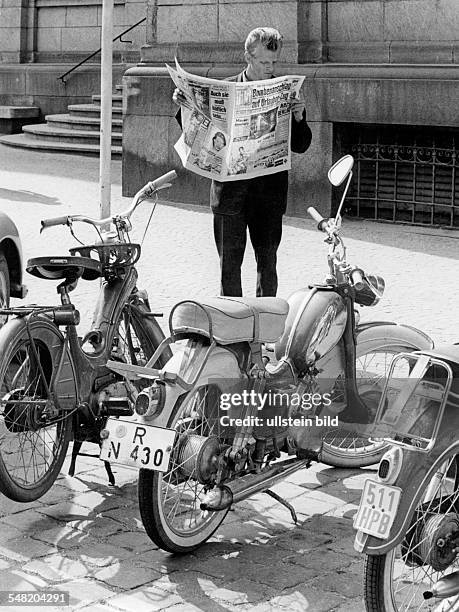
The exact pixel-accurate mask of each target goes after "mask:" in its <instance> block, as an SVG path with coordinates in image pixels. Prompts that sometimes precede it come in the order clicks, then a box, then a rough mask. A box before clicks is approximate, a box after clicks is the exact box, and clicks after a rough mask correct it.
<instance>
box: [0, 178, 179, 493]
mask: <svg viewBox="0 0 459 612" xmlns="http://www.w3.org/2000/svg"><path fill="white" fill-rule="evenodd" d="M175 176H176V174H175V172H174V171H172V172H168V173H167V174H165V175H164V176H161V177H159V178H158V179H156V180H155V181H152V182H150V183H147V185H145V186H144V187H143V188H142V189H140V191H138V192H137V193H136V195H135V196H134V198H133V200H132V203H131V206H130V207H129V208H128V209H127V210H126V211H124V212H122V213H121V214H118V215H115V216H113V217H110V218H106V219H99V220H97V219H91V218H89V217H86V216H83V215H70V216H63V217H56V218H52V219H47V220H44V221H42V222H41V225H42V228H41V231H43V230H44V229H46V228H49V227H52V226H57V225H67V226H68V227H69V229H70V232H71V234H72V236H73V237H75V238H76V236H75V234H74V232H73V224H74V223H76V222H81V223H88V224H90V225H92V226H93V227H94V228H95V229H96V231H97V233H98V235H99V241H98V242H97V243H95V244H90V245H85V244H83V243H81V241H79V242H80V245H81V246H78V247H75V248H72V249H70V256H68V255H67V256H64V257H55V256H54V257H37V258H33V259H30V260H29V261H28V262H27V267H26V269H27V272H29V273H30V274H32V275H34V276H36V277H38V278H40V279H46V280H60V281H62V282H60V284H59V285H58V287H57V292H58V294H59V295H60V301H61V304H60V305H53V306H48V305H35V304H33V305H29V306H20V307H16V308H4V309H0V315H1V314H4V315H8V316H9V317H10V318H9V320H8V322H7V324H6V325H5V326H4V327H3V328H2V329H1V330H0V355H1V358H0V491H1V492H2V493H3V494H4V495H6V496H7V497H9V498H10V499H13V500H15V501H19V502H30V501H34V500H36V499H38V498H39V497H41V496H42V495H44V494H45V493H46V491H48V490H49V489H50V487H51V486H52V484H53V483H54V481H55V480H56V478H57V476H58V474H59V472H60V469H61V467H62V464H63V462H64V459H65V457H66V454H67V449H68V446H69V442H70V440H71V439H72V438H73V452H72V459H71V463H70V468H69V474H70V475H73V474H74V470H75V461H76V458H77V456H78V455H79V454H84V453H80V448H81V445H82V443H83V442H84V441H89V442H95V443H98V444H99V443H100V431H101V430H102V428H103V427H104V425H105V422H106V419H107V418H108V417H109V416H124V417H126V416H131V415H132V414H134V410H133V405H134V403H135V400H136V397H137V394H138V393H139V391H140V390H141V389H142V388H143V387H144V386H145V385H146V384H148V382H149V381H148V380H144V381H139V382H135V383H132V382H128V381H125V380H124V379H122V378H121V377H120V376H119V375H117V374H115V373H114V372H112V371H111V370H109V369H108V368H107V367H106V363H107V361H108V360H111V361H118V362H125V363H129V364H131V365H139V366H143V365H149V366H152V365H154V364H153V363H150V362H149V360H150V358H151V357H152V356H153V355H154V353H155V350H156V348H157V347H158V346H159V345H160V344H161V342H162V340H163V339H164V334H163V332H162V330H161V327H160V326H159V324H158V322H157V320H156V317H157V316H161V315H158V314H154V313H152V312H151V311H150V305H149V301H148V296H147V294H146V292H145V291H141V290H138V289H137V279H138V273H137V270H136V268H135V264H136V263H137V261H138V260H139V258H140V255H141V245H140V244H137V243H133V242H131V241H130V237H129V232H130V230H131V229H132V225H131V222H130V217H131V215H132V214H133V212H134V211H135V210H136V208H137V206H138V205H139V204H140V203H141V202H143V201H145V200H146V199H149V198H151V197H152V196H153V195H155V196H156V200H155V205H154V207H155V206H156V202H157V193H158V192H159V190H161V189H164V188H166V187H169V186H170V183H169V181H171V180H172V179H174V178H175ZM153 212H154V208H153V210H152V213H151V215H150V220H149V222H150V221H151V218H152V215H153ZM149 222H148V223H149ZM112 228H114V230H115V231H113V229H112ZM147 229H148V225H147ZM145 234H146V230H145V233H144V237H145ZM76 239H77V238H76ZM77 240H78V239H77ZM80 278H82V279H84V280H88V281H94V280H97V279H100V278H102V279H103V280H102V282H101V286H100V289H99V295H98V299H97V303H96V307H95V311H94V315H93V322H92V325H91V328H90V331H89V332H88V333H87V334H86V335H85V336H84V337H83V338H80V337H79V336H78V334H77V330H76V326H77V325H78V324H79V321H80V315H79V312H78V310H77V309H76V307H75V305H74V304H72V302H71V299H70V296H69V293H70V292H71V291H72V290H74V289H75V287H76V286H77V284H78V281H79V279H80ZM12 315H14V316H13V317H12V318H11V316H12ZM61 328H64V331H61ZM170 357H171V353H170V350H166V351H165V352H163V353H162V354H161V356H160V357H159V359H158V360H156V357H155V363H156V365H157V366H158V367H163V366H164V365H165V363H166V362H167V361H168V359H169V358H170ZM105 467H106V469H107V472H108V476H109V481H110V483H111V484H114V477H113V473H112V472H111V469H110V465H109V464H108V463H105Z"/></svg>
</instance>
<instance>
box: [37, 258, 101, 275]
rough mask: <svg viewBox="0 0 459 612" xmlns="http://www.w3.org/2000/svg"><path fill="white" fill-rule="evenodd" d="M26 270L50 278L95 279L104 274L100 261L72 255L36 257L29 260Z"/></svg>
mask: <svg viewBox="0 0 459 612" xmlns="http://www.w3.org/2000/svg"><path fill="white" fill-rule="evenodd" d="M26 270H27V272H28V273H29V274H32V276H37V277H38V278H44V279H45V278H46V279H50V280H59V279H61V278H67V279H68V278H72V279H77V278H84V279H85V280H95V279H96V278H99V276H101V274H102V266H101V264H100V262H99V261H97V260H95V259H91V258H90V257H75V256H72V255H67V256H64V257H58V256H56V257H34V258H33V259H29V260H28V262H27V267H26Z"/></svg>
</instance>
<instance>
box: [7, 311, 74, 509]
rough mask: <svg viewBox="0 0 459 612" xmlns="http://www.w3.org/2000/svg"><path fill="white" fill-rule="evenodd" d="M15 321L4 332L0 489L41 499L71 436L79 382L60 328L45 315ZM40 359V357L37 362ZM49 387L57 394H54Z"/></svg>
mask: <svg viewBox="0 0 459 612" xmlns="http://www.w3.org/2000/svg"><path fill="white" fill-rule="evenodd" d="M29 331H30V336H31V337H32V339H33V343H34V346H35V350H36V354H35V352H34V350H33V346H32V343H31V340H30V338H29V335H28V333H27V328H26V324H25V322H24V321H23V320H21V319H13V320H12V321H10V322H9V323H8V324H7V325H5V326H4V327H3V328H2V330H1V331H0V355H2V357H1V363H0V491H1V492H2V493H4V494H5V495H6V496H7V497H9V498H10V499H13V500H15V501H19V502H30V501H33V500H35V499H38V498H39V497H41V496H42V495H44V493H46V491H47V490H48V489H49V488H50V487H51V485H52V484H53V482H54V481H55V480H56V478H57V476H58V474H59V471H60V468H61V466H62V463H63V461H64V458H65V455H66V452H67V447H68V444H69V439H70V435H71V427H72V423H71V418H70V415H71V413H72V410H73V409H74V407H75V378H74V372H73V367H72V364H71V362H70V361H69V359H68V356H67V355H65V356H64V359H63V363H62V368H61V370H60V375H59V380H55V381H54V383H53V380H52V378H53V375H54V376H56V370H57V365H58V363H59V362H60V357H61V355H62V349H63V338H62V335H61V334H60V332H59V330H58V329H57V328H56V327H55V326H54V325H53V324H52V323H51V322H50V321H48V320H46V319H45V318H44V317H41V318H37V319H36V320H35V321H33V322H31V323H30V324H29ZM37 357H38V359H37ZM49 388H51V389H52V390H53V391H54V393H52V394H50V393H49V392H48V389H49Z"/></svg>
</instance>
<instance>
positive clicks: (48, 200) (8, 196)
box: [0, 187, 62, 206]
mask: <svg viewBox="0 0 459 612" xmlns="http://www.w3.org/2000/svg"><path fill="white" fill-rule="evenodd" d="M0 200H10V201H11V202H33V203H34V204H46V205H47V206H61V205H62V202H61V201H60V200H59V198H53V197H50V196H47V195H43V194H42V193H35V192H34V191H25V190H24V189H3V188H1V187H0Z"/></svg>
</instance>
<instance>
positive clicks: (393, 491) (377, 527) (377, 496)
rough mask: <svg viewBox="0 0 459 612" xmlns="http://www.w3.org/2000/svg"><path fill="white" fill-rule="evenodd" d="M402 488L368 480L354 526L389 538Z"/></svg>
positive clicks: (381, 537) (383, 537) (376, 535)
mask: <svg viewBox="0 0 459 612" xmlns="http://www.w3.org/2000/svg"><path fill="white" fill-rule="evenodd" d="M401 494H402V490H401V489H400V488H399V487H391V486H389V485H385V484H381V483H379V482H375V481H374V480H366V481H365V485H364V487H363V491H362V497H361V498H360V506H359V509H358V511H357V514H356V515H355V517H354V528H355V529H358V530H359V531H363V532H364V533H368V534H369V535H372V536H375V537H376V538H380V539H382V540H387V538H388V537H389V534H390V529H391V527H392V524H393V522H394V519H395V516H396V514H397V508H398V504H399V502H400V496H401Z"/></svg>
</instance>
